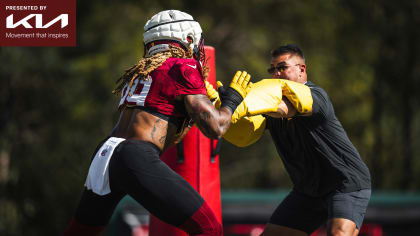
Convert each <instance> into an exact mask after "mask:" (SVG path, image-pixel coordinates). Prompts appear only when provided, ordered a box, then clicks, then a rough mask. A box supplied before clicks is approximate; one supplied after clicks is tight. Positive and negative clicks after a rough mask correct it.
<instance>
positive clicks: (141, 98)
mask: <svg viewBox="0 0 420 236" xmlns="http://www.w3.org/2000/svg"><path fill="white" fill-rule="evenodd" d="M144 30H145V32H144V35H143V41H144V45H145V56H144V57H143V58H141V59H140V60H139V62H138V63H137V64H136V65H134V66H133V67H131V68H130V69H128V70H127V71H126V72H125V74H124V75H123V76H122V77H121V78H120V79H119V80H118V81H117V84H118V85H117V88H116V89H115V90H114V93H118V94H121V101H120V104H119V110H120V112H121V115H120V119H119V121H118V123H117V124H116V125H115V127H114V129H113V130H112V132H111V133H110V136H109V137H107V138H106V139H104V140H103V141H102V142H101V143H100V144H99V145H98V147H97V149H96V151H95V153H94V157H93V159H92V163H91V166H90V168H89V173H88V176H87V179H86V183H85V189H84V192H83V195H82V199H81V200H80V203H79V206H78V208H77V211H76V213H75V215H74V217H73V219H72V221H71V222H70V225H69V226H68V228H67V229H66V231H65V232H64V235H65V236H68V235H78V236H81V235H98V234H99V233H100V232H101V231H102V230H103V228H104V227H105V226H106V225H107V223H108V221H109V219H110V217H111V215H112V213H113V211H114V208H115V207H116V205H117V204H118V202H119V201H120V200H121V199H122V198H123V197H124V196H125V195H127V194H128V195H130V196H131V197H132V198H134V199H135V200H136V201H137V202H139V203H140V204H141V205H142V206H144V207H145V208H146V209H147V210H148V211H149V212H150V213H151V214H153V215H155V216H156V217H158V218H159V219H161V220H162V221H164V222H167V223H169V224H171V225H174V226H177V227H179V228H181V229H182V230H184V231H185V232H187V233H188V234H190V235H222V226H221V224H220V223H219V222H218V221H217V219H216V217H215V215H214V213H213V212H212V210H211V209H210V208H209V206H208V205H207V204H206V202H205V201H204V200H203V198H202V197H201V196H200V195H199V194H198V193H197V192H196V191H195V190H194V188H193V187H192V186H191V185H190V184H189V183H188V182H187V181H185V180H184V179H183V178H182V177H181V176H179V175H178V174H177V173H175V172H174V171H172V170H171V169H170V168H169V167H168V166H167V165H166V164H165V163H163V162H162V161H161V160H160V159H159V155H160V154H161V153H162V152H163V151H164V150H165V149H167V148H168V147H169V146H171V145H172V144H174V143H177V142H179V141H180V140H181V139H182V137H183V136H184V135H185V134H186V132H187V131H188V129H189V127H191V125H192V124H196V125H197V127H198V128H199V129H200V130H201V131H202V132H203V133H204V134H205V135H206V136H207V137H210V138H220V137H221V136H222V135H223V134H224V133H225V132H226V130H227V129H228V127H229V125H230V122H231V116H232V113H233V111H234V110H235V109H236V107H237V106H238V105H239V104H240V103H241V102H242V100H243V98H244V97H245V96H246V93H247V91H248V90H249V87H250V83H249V79H250V76H249V75H248V74H247V73H246V72H237V73H236V75H235V76H234V78H233V79H232V82H231V83H230V86H229V87H228V88H224V89H222V91H220V90H219V92H220V96H221V101H222V105H221V107H220V109H216V108H215V107H214V106H213V104H212V103H211V101H210V100H209V99H208V97H207V94H206V88H205V84H204V81H205V79H204V77H205V76H204V74H205V72H206V69H205V68H206V67H205V65H204V58H205V57H204V50H203V38H202V36H201V33H202V30H201V27H200V24H199V23H198V22H196V21H194V19H193V17H192V16H190V15H189V14H187V13H184V12H181V11H177V10H167V11H162V12H159V13H158V14H156V15H154V16H153V17H152V18H151V19H150V20H149V21H147V23H146V25H145V27H144Z"/></svg>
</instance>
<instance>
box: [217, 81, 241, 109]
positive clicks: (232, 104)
mask: <svg viewBox="0 0 420 236" xmlns="http://www.w3.org/2000/svg"><path fill="white" fill-rule="evenodd" d="M218 92H219V97H220V101H222V105H221V107H227V108H229V110H230V111H231V112H232V114H233V112H235V110H236V107H237V106H238V105H239V104H241V102H242V101H243V100H244V98H243V97H242V96H241V94H240V93H239V92H238V91H236V90H235V89H233V88H231V87H228V88H227V89H226V88H224V86H221V87H219V89H218Z"/></svg>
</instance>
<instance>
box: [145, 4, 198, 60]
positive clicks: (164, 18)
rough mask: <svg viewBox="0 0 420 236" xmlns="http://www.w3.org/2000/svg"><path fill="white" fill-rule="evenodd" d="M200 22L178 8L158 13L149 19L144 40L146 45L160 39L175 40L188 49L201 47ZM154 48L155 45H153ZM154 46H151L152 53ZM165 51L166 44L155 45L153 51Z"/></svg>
mask: <svg viewBox="0 0 420 236" xmlns="http://www.w3.org/2000/svg"><path fill="white" fill-rule="evenodd" d="M201 33H202V30H201V27H200V24H199V23H198V22H197V21H195V20H194V19H193V17H192V16H191V15H189V14H187V13H185V12H182V11H178V10H166V11H161V12H159V13H157V14H156V15H154V16H152V18H151V19H150V20H148V21H147V23H146V25H145V26H144V34H143V42H144V44H145V45H148V44H149V43H151V42H153V41H159V40H175V41H177V42H179V43H181V44H182V46H184V47H185V48H186V49H187V48H188V47H190V48H191V49H192V50H193V51H197V50H199V49H200V47H201V46H202V45H200V44H202V37H201ZM152 48H153V47H152ZM152 48H149V54H151V51H152ZM156 50H157V51H163V50H165V49H164V46H163V45H161V46H157V48H156V47H154V50H153V52H154V53H156Z"/></svg>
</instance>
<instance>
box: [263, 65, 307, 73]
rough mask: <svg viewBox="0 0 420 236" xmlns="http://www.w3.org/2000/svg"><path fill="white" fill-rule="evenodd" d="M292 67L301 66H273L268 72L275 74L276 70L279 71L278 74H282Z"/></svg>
mask: <svg viewBox="0 0 420 236" xmlns="http://www.w3.org/2000/svg"><path fill="white" fill-rule="evenodd" d="M292 66H300V64H296V65H286V64H279V65H277V66H276V67H274V66H271V67H270V68H268V69H267V72H268V73H269V74H273V73H274V71H276V69H277V70H278V72H280V73H282V72H283V71H285V70H287V68H289V67H292Z"/></svg>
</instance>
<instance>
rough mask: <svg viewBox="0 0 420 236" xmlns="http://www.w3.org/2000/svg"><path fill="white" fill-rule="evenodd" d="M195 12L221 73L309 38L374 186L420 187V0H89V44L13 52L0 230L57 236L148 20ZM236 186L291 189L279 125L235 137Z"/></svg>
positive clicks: (2, 119)
mask: <svg viewBox="0 0 420 236" xmlns="http://www.w3.org/2000/svg"><path fill="white" fill-rule="evenodd" d="M166 9H178V10H182V11H185V12H188V13H190V14H191V15H193V16H194V18H195V19H196V20H198V21H199V22H200V23H201V26H202V28H203V30H204V37H205V40H206V44H207V45H211V46H213V47H215V48H216V74H217V76H216V78H217V79H218V80H221V81H222V82H227V81H228V80H230V79H231V77H232V76H233V74H234V72H235V71H236V70H247V71H248V72H249V73H251V74H252V81H254V82H255V81H258V80H259V79H262V78H267V77H268V76H269V75H268V74H267V72H266V68H267V67H268V66H269V62H270V50H271V49H273V48H275V47H277V46H279V45H282V44H286V43H295V44H297V45H299V46H300V47H301V48H302V49H303V51H304V53H305V56H306V63H307V66H308V74H309V80H312V81H314V82H315V83H317V84H319V85H320V86H321V87H323V88H324V89H325V90H326V91H327V92H328V93H329V95H330V97H331V99H332V101H333V104H334V106H335V111H336V114H337V116H338V118H339V119H340V120H341V122H342V124H343V126H344V128H345V129H346V130H347V132H348V135H349V137H350V139H351V140H352V141H353V143H354V144H355V146H356V147H357V148H358V150H359V152H360V154H361V156H362V157H363V159H364V161H365V162H366V163H367V164H368V166H369V168H370V170H371V173H372V181H373V186H374V188H375V189H380V190H399V191H418V190H419V189H420V181H419V179H420V160H419V155H420V145H419V144H420V143H419V140H420V137H419V134H420V112H419V110H418V109H417V108H418V107H419V101H420V93H419V91H418V89H419V88H420V86H419V85H420V84H419V83H420V58H419V55H420V49H419V43H418V42H420V31H419V28H418V26H419V25H420V1H419V0H402V1H382V0H356V1H344V0H314V1H284V0H249V1H239V0H231V1H225V0H212V1H193V0H186V1H181V0H171V1H163V0H154V1H151V0H142V1H135V0H125V1H111V0H106V1H105V0H101V1H100V0H90V1H77V47H49V48H41V47H38V48H36V47H4V48H0V59H1V63H0V76H1V79H0V104H1V108H2V111H1V112H0V133H1V136H0V235H11V236H14V235H57V234H59V232H61V231H62V230H63V229H64V227H65V225H66V223H67V222H68V221H69V219H70V218H71V215H72V213H73V212H74V209H75V206H76V204H77V202H78V200H79V196H80V194H81V191H82V186H83V183H84V181H85V177H86V174H87V170H88V168H89V163H90V158H91V157H90V156H91V154H92V152H93V150H94V148H95V146H96V145H97V143H98V142H99V141H100V140H101V139H103V138H104V137H105V136H106V135H108V134H109V132H110V130H111V129H112V127H113V125H114V124H115V122H116V121H117V119H118V113H117V110H116V106H117V104H118V102H119V98H118V97H116V96H113V95H112V94H111V91H112V89H113V88H114V86H115V81H116V79H117V78H118V77H119V76H120V75H121V73H122V72H123V71H124V70H125V69H127V68H128V67H129V66H131V65H132V64H134V63H135V62H136V61H137V60H138V59H139V58H140V57H141V56H142V55H143V46H142V33H143V26H144V24H145V22H146V20H147V19H148V18H150V17H151V16H152V15H153V14H155V13H157V12H159V11H161V10H166ZM220 163H221V181H222V187H223V188H225V189H251V188H252V189H255V188H257V189H276V188H289V187H290V186H291V184H290V181H289V178H288V176H287V173H286V172H285V171H284V168H283V165H282V163H281V161H280V158H279V157H278V154H277V153H276V151H275V147H274V145H273V143H272V141H271V139H270V137H269V134H268V133H266V134H264V136H263V137H262V138H261V140H259V141H258V142H257V143H255V144H253V145H251V146H249V147H247V148H243V149H240V148H236V147H234V146H232V145H230V144H229V143H227V142H224V144H223V147H222V151H221V159H220Z"/></svg>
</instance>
